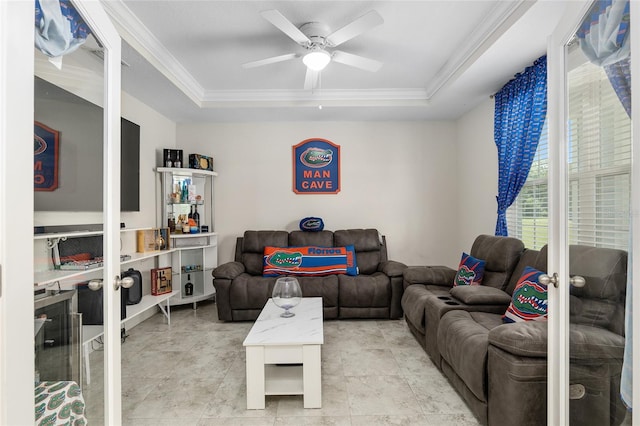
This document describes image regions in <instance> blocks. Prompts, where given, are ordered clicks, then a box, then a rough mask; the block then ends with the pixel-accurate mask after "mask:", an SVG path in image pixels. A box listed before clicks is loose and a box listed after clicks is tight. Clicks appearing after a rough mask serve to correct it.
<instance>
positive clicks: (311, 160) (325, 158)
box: [300, 147, 333, 169]
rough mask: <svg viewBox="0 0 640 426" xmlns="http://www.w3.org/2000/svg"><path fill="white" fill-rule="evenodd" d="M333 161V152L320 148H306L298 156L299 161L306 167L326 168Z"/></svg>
mask: <svg viewBox="0 0 640 426" xmlns="http://www.w3.org/2000/svg"><path fill="white" fill-rule="evenodd" d="M332 160H333V151H331V150H330V149H322V148H313V147H311V148H307V149H305V150H304V152H303V153H302V154H300V161H301V162H302V164H304V165H305V166H307V167H313V168H316V169H318V168H320V167H325V166H328V165H329V163H331V161H332Z"/></svg>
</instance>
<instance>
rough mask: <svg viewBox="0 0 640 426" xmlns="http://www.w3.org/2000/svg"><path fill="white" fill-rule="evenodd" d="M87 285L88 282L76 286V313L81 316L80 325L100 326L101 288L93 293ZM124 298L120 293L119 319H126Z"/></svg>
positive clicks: (101, 318)
mask: <svg viewBox="0 0 640 426" xmlns="http://www.w3.org/2000/svg"><path fill="white" fill-rule="evenodd" d="M87 284H88V282H86V283H82V284H78V312H80V313H81V314H82V325H102V324H103V313H102V310H103V300H104V295H103V292H102V288H101V289H99V290H95V291H94V290H91V289H90V288H89V287H88V286H87ZM124 297H125V293H124V292H122V291H121V292H120V319H125V318H126V317H127V304H126V301H125V299H124Z"/></svg>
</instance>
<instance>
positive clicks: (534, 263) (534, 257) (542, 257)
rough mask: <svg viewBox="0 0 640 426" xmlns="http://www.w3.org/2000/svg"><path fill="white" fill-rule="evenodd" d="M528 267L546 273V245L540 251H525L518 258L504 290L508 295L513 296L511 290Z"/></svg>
mask: <svg viewBox="0 0 640 426" xmlns="http://www.w3.org/2000/svg"><path fill="white" fill-rule="evenodd" d="M527 266H530V267H532V268H534V269H537V270H538V271H542V272H545V273H546V272H547V245H546V244H545V245H544V246H543V247H542V248H541V249H540V250H532V249H525V250H524V252H523V253H522V256H520V260H519V261H518V264H517V265H516V267H515V269H514V270H513V273H512V274H511V279H510V280H509V284H508V285H507V288H506V289H505V290H504V291H505V292H507V293H508V294H509V295H512V294H513V290H514V289H515V288H516V285H517V284H518V280H519V279H520V277H521V276H522V273H523V272H524V268H526V267H527Z"/></svg>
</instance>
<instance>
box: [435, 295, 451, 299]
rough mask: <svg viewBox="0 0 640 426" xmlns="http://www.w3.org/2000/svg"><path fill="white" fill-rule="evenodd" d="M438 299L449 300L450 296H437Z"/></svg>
mask: <svg viewBox="0 0 640 426" xmlns="http://www.w3.org/2000/svg"><path fill="white" fill-rule="evenodd" d="M438 299H440V300H451V298H450V297H449V296H438Z"/></svg>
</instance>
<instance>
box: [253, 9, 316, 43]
mask: <svg viewBox="0 0 640 426" xmlns="http://www.w3.org/2000/svg"><path fill="white" fill-rule="evenodd" d="M260 15H262V17H263V18H264V19H266V20H267V21H269V22H271V23H272V24H273V25H275V26H276V28H278V29H279V30H280V31H282V32H283V33H285V34H286V35H288V36H289V37H290V38H291V39H293V41H295V42H296V43H298V44H301V45H303V46H306V45H307V44H308V43H311V40H309V37H307V36H306V35H304V33H303V32H302V31H300V30H299V29H298V28H297V27H296V26H295V25H293V24H292V23H291V21H289V20H288V19H287V18H285V17H284V15H283V14H282V13H280V12H278V11H277V10H275V9H273V10H265V11H262V12H260Z"/></svg>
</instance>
